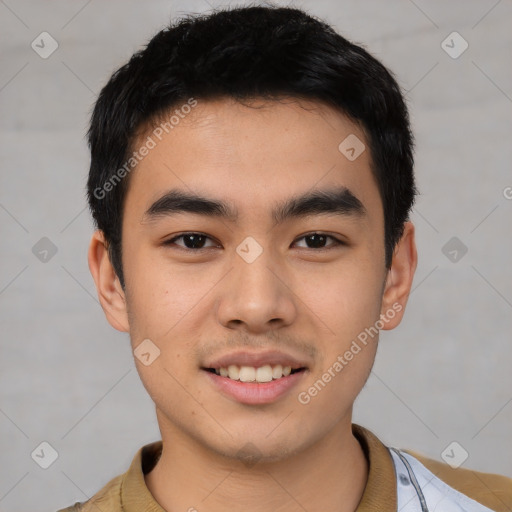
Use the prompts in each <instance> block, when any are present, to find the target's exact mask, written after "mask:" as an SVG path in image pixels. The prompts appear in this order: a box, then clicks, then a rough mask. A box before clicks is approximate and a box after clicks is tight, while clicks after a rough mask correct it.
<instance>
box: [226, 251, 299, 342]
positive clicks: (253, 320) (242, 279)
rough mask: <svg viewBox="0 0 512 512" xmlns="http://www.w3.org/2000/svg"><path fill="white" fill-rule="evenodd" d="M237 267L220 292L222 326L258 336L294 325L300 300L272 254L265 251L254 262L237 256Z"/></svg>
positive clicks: (235, 262)
mask: <svg viewBox="0 0 512 512" xmlns="http://www.w3.org/2000/svg"><path fill="white" fill-rule="evenodd" d="M233 266H234V268H232V270H231V271H230V272H229V273H228V275H227V276H226V279H224V280H223V282H222V286H221V287H219V290H218V292H219V297H218V301H217V308H216V309H217V317H218V321H219V323H221V324H222V325H223V326H224V327H226V328H229V329H244V330H246V331H247V332H251V333H254V334H257V333H264V332H267V331H269V330H273V329H277V328H280V327H285V326H288V325H290V324H292V323H293V322H294V320H295V318H296V315H297V302H296V301H297V297H296V296H295V295H294V293H293V291H292V288H291V278H290V276H289V275H287V273H286V270H285V267H284V265H279V262H277V261H275V257H273V256H272V254H271V251H268V250H263V252H262V253H261V254H260V255H259V256H258V257H257V258H256V259H255V260H254V261H252V262H250V260H247V261H246V260H245V259H244V258H242V257H240V256H239V255H238V254H236V255H235V256H234V258H233Z"/></svg>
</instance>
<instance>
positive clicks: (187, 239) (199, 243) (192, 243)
mask: <svg viewBox="0 0 512 512" xmlns="http://www.w3.org/2000/svg"><path fill="white" fill-rule="evenodd" d="M180 239H182V240H183V244H181V243H180V244H176V241H177V240H180ZM207 240H211V238H210V237H208V236H207V235H204V234H203V233H183V234H181V235H178V236H175V237H174V238H171V239H170V240H167V241H166V242H164V245H177V246H178V247H180V248H182V249H184V250H190V251H197V250H200V249H205V248H208V247H216V246H215V245H211V246H206V247H205V242H206V241H207Z"/></svg>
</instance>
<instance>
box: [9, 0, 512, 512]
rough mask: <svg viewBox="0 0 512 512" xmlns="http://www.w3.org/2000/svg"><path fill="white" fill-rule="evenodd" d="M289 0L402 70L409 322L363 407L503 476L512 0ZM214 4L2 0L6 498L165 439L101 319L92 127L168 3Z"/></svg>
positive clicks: (397, 431)
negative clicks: (410, 143)
mask: <svg viewBox="0 0 512 512" xmlns="http://www.w3.org/2000/svg"><path fill="white" fill-rule="evenodd" d="M279 3H280V4H281V2H279ZM210 4H211V5H213V6H215V7H219V6H221V5H229V4H226V3H224V4H221V3H215V2H214V1H213V0H210ZM242 4H243V2H240V3H238V5H242ZM232 5H234V4H232ZM282 5H287V4H285V3H284V2H283V3H282ZM291 5H296V6H302V7H304V8H305V9H306V10H308V11H309V12H310V13H312V14H314V15H317V16H320V17H322V18H324V19H326V20H327V21H328V22H330V23H331V24H333V25H334V26H335V27H336V28H337V29H338V30H339V31H340V32H341V33H342V34H344V35H345V36H347V37H348V38H350V39H352V40H354V41H355V42H359V43H362V44H364V45H365V46H366V47H367V48H368V49H369V50H370V51H371V52H372V53H373V54H374V55H375V56H376V57H378V58H380V59H381V60H382V61H383V62H384V63H385V64H386V65H388V66H389V67H390V68H391V69H392V70H393V71H394V72H395V74H396V76H397V78H398V80H399V82H400V84H401V86H402V87H403V89H404V90H405V91H407V98H408V102H409V105H410V110H411V116H412V122H413V127H414V130H415V133H416V140H417V152H416V161H417V165H416V172H417V179H418V185H419V188H420V191H421V193H422V195H421V196H420V197H419V199H418V202H417V205H416V208H415V211H414V214H413V221H414V222H415V224H416V227H417V244H418V250H419V265H418V270H417V274H416V277H415V282H414V289H413V292H412V295H411V298H410V302H409V305H408V308H407V313H406V316H405V319H404V321H403V323H402V324H401V325H400V326H399V327H398V328H397V329H396V330H394V331H390V332H383V333H382V335H381V342H380V348H379V353H378V356H377V362H376V364H375V367H374V372H373V374H372V376H371V377H370V379H369V381H368V384H367V385H366V387H365V389H364V390H363V392H362V394H361V396H360V397H359V399H358V400H357V402H356V408H355V418H354V420H355V421H356V422H358V423H360V424H363V425H365V426H366V427H368V428H370V429H372V430H373V431H375V432H376V433H378V434H379V435H380V437H381V439H382V440H383V441H384V442H385V443H387V444H389V445H392V446H397V447H403V448H410V449H413V450H416V451H418V452H421V453H423V454H425V455H428V456H431V457H434V458H437V459H440V458H441V454H442V452H443V451H444V450H445V448H446V447H447V446H448V445H449V444H450V443H451V442H453V441H457V442H458V443H459V444H460V445H461V446H462V447H463V448H464V449H465V450H466V451H467V452H468V454H469V457H468V459H467V460H466V461H465V462H464V464H463V467H470V468H473V469H478V470H481V471H489V472H496V473H502V474H506V475H508V476H512V457H511V455H512V435H511V431H512V429H511V425H512V403H511V402H512V372H511V371H510V367H511V363H510V361H511V355H512V343H511V334H510V333H511V328H512V315H511V313H512V289H511V283H512V279H511V277H512V276H511V274H512V272H511V267H510V261H512V257H511V256H512V254H511V253H512V250H511V249H512V238H511V236H510V235H511V230H510V219H511V211H512V200H509V199H507V197H506V196H507V195H508V197H511V196H512V189H507V187H511V186H512V175H511V172H510V169H511V166H510V164H511V161H512V158H511V156H512V155H511V146H512V144H511V142H510V141H511V134H512V116H511V113H512V99H511V96H512V68H511V66H510V62H512V55H511V49H512V32H511V31H510V22H511V21H512V2H510V1H507V0H502V1H496V0H488V1H487V0H485V1H484V0H482V1H448V2H447V1H441V0H439V1H431V2H427V1H420V0H415V1H414V2H413V1H412V0H394V1H388V2H383V1H377V0H372V1H364V2H356V1H348V0H344V1H334V0H322V1H320V0H316V1H312V0H308V1H302V2H292V3H291ZM210 9H211V7H210V5H209V4H208V2H206V0H197V1H190V2H179V1H173V2H169V1H150V2H135V1H121V0H116V1H113V0H110V1H108V2H99V1H98V0H93V1H81V2H78V1H53V2H36V1H35V0H32V1H27V0H25V1H18V2H15V1H14V0H5V1H0V20H1V21H0V41H1V50H2V59H1V66H0V112H1V114H0V130H1V132H0V133H1V143H0V165H1V174H0V179H1V182H0V226H1V237H0V241H1V242H0V244H1V248H0V257H1V265H0V308H1V310H0V319H1V351H2V352H1V359H0V393H1V402H0V442H1V447H0V448H1V450H0V454H1V463H0V468H1V469H0V471H1V472H2V474H1V477H0V510H9V511H12V512H16V511H22V510H23V511H26V510H33V511H43V510H55V509H57V508H59V507H63V506H66V505H70V504H72V503H74V502H75V501H83V500H85V499H86V498H87V497H89V496H90V495H92V494H93V493H94V492H96V491H97V490H99V488H100V487H102V486H103V485H104V484H105V483H106V482H107V481H108V480H110V479H111V478H113V477H114V476H116V475H118V474H120V473H121V472H124V471H125V470H126V469H127V467H128V465H129V463H130V461H131V459H132V457H133V455H134V453H135V452H136V450H137V449H138V448H139V447H140V446H141V445H143V444H145V443H148V442H151V441H153V440H156V439H159V432H158V428H157V423H156V420H155V416H154V409H153V404H152V402H151V401H150V399H149V397H148V396H147V395H146V392H145V390H144V388H143V387H142V385H141V384H140V382H139V379H138V376H137V373H136V370H135V366H134V363H133V360H132V354H131V351H130V349H129V340H128V337H127V335H126V334H121V333H119V332H117V331H115V330H114V329H112V328H111V327H110V326H109V324H108V323H107V321H106V320H105V318H104V315H103V312H102V310H101V308H100V306H99V303H98V301H97V298H96V291H95V288H94V283H93V280H92V278H91V276H90V274H89V270H88V267H87V260H86V254H87V247H88V243H89V239H90V236H91V234H92V229H93V227H92V222H91V220H90V218H89V215H88V212H87V210H86V203H85V196H84V185H85V180H86V175H87V170H88V163H89V160H88V152H87V147H86V144H85V139H84V135H85V131H86V128H87V121H88V117H89V112H90V109H91V107H92V104H93V101H94V99H95V97H96V95H97V94H98V92H99V91H100V88H101V87H102V85H103V84H104V83H105V81H106V80H107V78H108V77H109V76H110V74H111V73H112V72H113V71H114V69H116V68H117V67H118V66H119V65H121V64H123V63H124V62H125V61H126V60H127V59H128V58H129V57H130V56H131V54H132V53H133V52H134V51H135V50H137V49H138V48H140V46H141V45H143V44H145V43H146V42H147V41H148V40H149V38H150V37H151V36H152V35H153V34H154V33H155V32H156V31H157V30H159V29H161V28H163V27H164V25H165V24H166V23H167V22H168V21H169V19H170V18H171V17H172V18H175V17H177V16H179V15H180V14H183V13H185V12H203V11H208V10H210ZM43 31H47V32H49V33H50V34H51V35H52V36H53V38H55V39H56V40H57V41H58V44H59V47H58V49H57V50H56V51H55V53H53V54H52V55H51V56H50V57H49V58H47V59H43V58H41V57H40V56H39V55H38V54H37V53H36V52H35V51H34V50H33V49H32V48H31V42H32V41H33V40H34V39H36V37H37V36H38V35H39V34H40V33H41V32H43ZM453 31H457V32H459V33H460V34H461V35H462V37H463V38H464V39H465V40H466V41H467V42H468V44H469V48H468V49H467V50H466V51H465V52H464V53H463V54H462V55H460V57H458V58H456V59H454V58H452V57H450V56H449V55H448V54H447V53H446V52H445V51H444V50H443V48H442V47H441V43H442V41H443V40H445V38H446V37H447V36H448V35H449V34H450V33H451V32H453ZM449 44H450V45H452V46H454V47H455V50H457V49H459V48H460V45H459V43H457V42H454V43H453V44H452V43H451V42H450V43H449ZM507 191H509V192H510V193H508V194H507ZM454 236H455V237H457V238H458V239H459V240H460V243H463V244H464V245H465V246H466V247H467V248H468V252H467V254H465V255H464V256H463V257H460V255H461V254H462V253H461V252H460V250H459V252H458V261H456V262H453V261H450V259H449V258H448V257H447V256H446V255H445V254H444V253H443V250H442V248H443V247H444V246H445V244H446V243H447V242H448V241H449V240H450V239H451V238H452V237H454ZM42 237H48V238H49V239H50V240H51V241H52V243H53V244H55V246H56V247H57V253H56V254H55V255H54V256H53V257H51V258H50V257H49V256H48V261H46V262H42V261H40V260H39V259H38V258H37V257H36V256H35V255H34V254H33V252H32V248H33V246H34V245H35V244H36V243H37V242H38V241H39V240H40V239H41V238H42ZM457 243H459V242H457ZM459 245H460V244H459ZM459 249H460V247H459ZM445 252H446V253H448V251H446V250H445ZM448 256H450V255H449V254H448ZM42 441H47V442H49V443H50V444H51V445H52V446H53V447H54V448H55V450H56V451H57V452H58V458H57V460H56V461H55V462H54V463H53V464H52V465H51V466H50V467H49V468H48V469H46V470H45V469H42V468H41V467H39V465H37V464H36V463H35V462H34V460H33V459H32V458H31V453H32V452H33V450H34V449H35V448H36V447H37V446H38V445H39V444H40V443H41V442H42ZM47 453H48V452H47ZM462 453H463V452H462V451H461V448H458V447H456V449H455V451H454V456H455V457H461V454H462Z"/></svg>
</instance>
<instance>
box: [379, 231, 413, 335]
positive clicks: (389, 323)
mask: <svg viewBox="0 0 512 512" xmlns="http://www.w3.org/2000/svg"><path fill="white" fill-rule="evenodd" d="M417 264H418V254H417V251H416V242H415V240H414V224H412V222H406V223H405V225H404V232H403V234H402V237H401V238H400V240H399V242H398V243H397V245H396V247H395V250H394V251H393V259H392V262H391V268H390V269H389V270H388V274H387V277H386V284H385V286H384V293H383V296H382V305H381V311H380V314H381V319H382V320H383V322H382V323H383V324H384V326H383V327H382V329H383V330H389V329H394V328H395V327H396V326H397V325H398V324H399V323H400V322H401V321H402V317H403V316H404V312H405V306H406V304H407V299H408V298H409V294H410V292H411V286H412V280H413V278H414V272H415V271H416V265H417Z"/></svg>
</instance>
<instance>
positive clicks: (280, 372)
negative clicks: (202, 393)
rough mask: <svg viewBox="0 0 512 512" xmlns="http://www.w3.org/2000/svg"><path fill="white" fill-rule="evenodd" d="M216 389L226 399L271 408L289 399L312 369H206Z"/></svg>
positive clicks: (289, 367) (270, 366)
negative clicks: (274, 404)
mask: <svg viewBox="0 0 512 512" xmlns="http://www.w3.org/2000/svg"><path fill="white" fill-rule="evenodd" d="M201 370H202V373H203V374H204V375H205V377H206V379H207V382H209V384H210V385H212V386H213V389H215V390H216V391H218V392H220V394H221V395H223V396H224V397H225V398H228V399H229V400H231V401H234V402H236V403H239V404H245V405H268V404H272V403H274V402H277V401H278V400H280V399H282V398H284V397H286V396H289V395H290V393H291V390H292V389H293V388H295V387H297V386H298V385H299V383H300V382H301V381H302V380H303V379H304V378H305V375H306V374H307V373H308V368H307V367H305V366H300V367H297V368H292V367H291V366H289V365H288V366H282V365H279V364H273V365H270V364H267V365H263V366H258V367H255V366H239V365H235V364H232V365H229V366H227V367H226V366H221V367H218V368H213V367H202V368H201Z"/></svg>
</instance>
